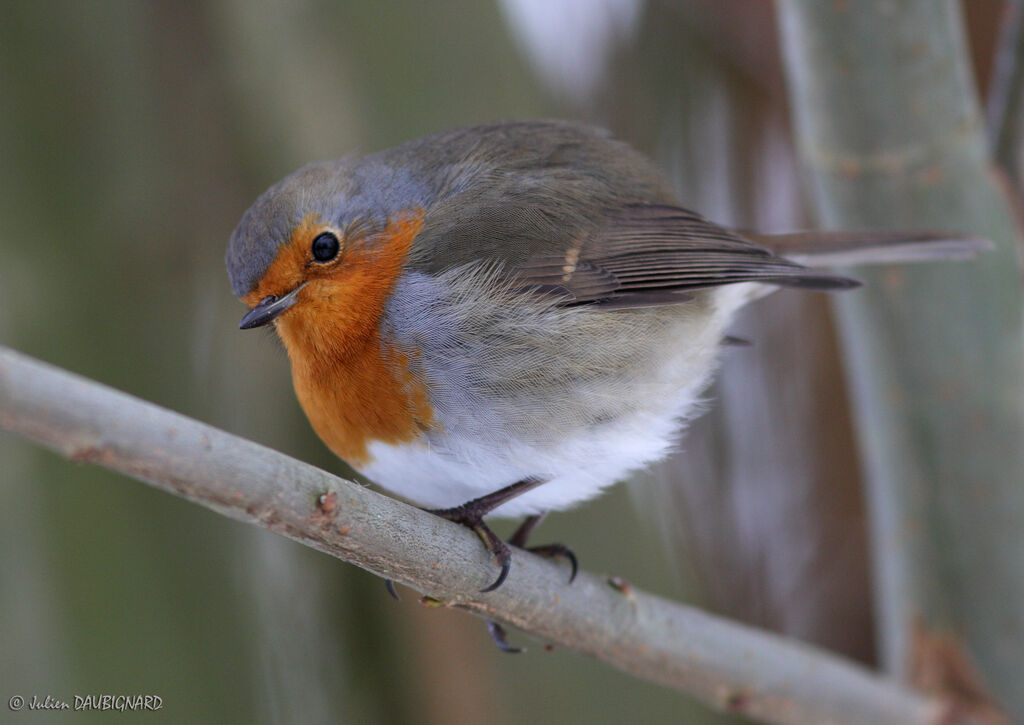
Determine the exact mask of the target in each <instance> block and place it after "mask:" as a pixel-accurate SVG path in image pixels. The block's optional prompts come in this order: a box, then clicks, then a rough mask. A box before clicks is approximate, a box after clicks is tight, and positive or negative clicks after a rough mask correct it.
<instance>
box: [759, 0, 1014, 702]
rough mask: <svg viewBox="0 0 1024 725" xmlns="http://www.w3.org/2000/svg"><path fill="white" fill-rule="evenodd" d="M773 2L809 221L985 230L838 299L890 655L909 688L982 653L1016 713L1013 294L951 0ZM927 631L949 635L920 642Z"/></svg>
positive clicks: (1007, 231)
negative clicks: (980, 246)
mask: <svg viewBox="0 0 1024 725" xmlns="http://www.w3.org/2000/svg"><path fill="white" fill-rule="evenodd" d="M777 8H778V13H779V21H780V27H781V31H782V47H783V48H784V51H785V53H784V55H785V60H786V72H787V76H788V82H789V91H790V97H791V102H792V108H793V118H794V121H795V130H796V138H797V143H798V147H799V152H800V156H801V158H802V162H803V164H804V166H805V168H806V170H807V172H808V179H809V181H810V184H809V186H810V189H811V191H812V192H813V198H814V201H815V204H816V207H817V214H818V217H819V219H820V220H821V222H822V223H823V224H824V225H825V226H829V227H833V228H865V227H888V228H900V227H906V228H915V227H929V228H936V229H948V230H950V231H961V232H968V233H972V234H976V235H979V236H984V237H987V238H989V239H991V240H993V241H994V242H995V243H996V247H997V248H996V250H995V251H993V252H991V253H988V254H985V255H982V256H981V257H979V258H978V259H977V260H976V261H975V262H973V263H971V264H965V265H918V266H914V267H909V266H908V267H906V268H902V269H900V270H892V269H863V270H857V272H856V274H857V276H859V277H861V278H862V279H864V280H865V282H866V283H867V284H866V290H867V292H866V293H864V294H857V295H848V296H845V297H843V298H842V299H838V300H836V307H837V309H838V311H839V321H840V323H841V331H842V333H843V334H842V337H843V342H844V347H845V349H846V353H847V355H846V357H847V360H848V369H849V375H850V379H851V390H852V393H853V402H854V409H855V413H856V418H857V424H858V431H859V434H860V435H859V438H860V442H861V448H862V457H863V461H864V469H865V473H866V475H867V479H868V493H869V509H870V512H871V518H872V522H871V523H872V538H873V547H874V565H875V567H876V572H875V573H876V577H875V581H876V590H877V591H876V594H877V597H876V601H877V607H876V613H877V617H878V622H879V638H880V642H879V644H880V651H881V653H882V657H883V660H884V662H885V665H886V666H887V667H888V668H889V670H890V671H892V672H893V673H895V674H897V675H899V676H901V677H903V678H905V679H907V680H910V679H912V678H916V679H918V681H919V682H921V681H922V680H921V678H920V677H919V675H918V674H917V673H920V672H922V671H924V670H935V669H940V670H944V671H950V672H953V671H959V670H961V669H966V668H967V667H969V666H970V663H971V662H972V661H973V662H977V664H978V666H979V669H980V673H981V678H980V679H981V680H982V681H984V682H985V683H986V684H987V685H988V686H989V687H991V688H992V690H993V691H994V697H995V700H996V701H997V702H999V703H1002V705H1003V706H1004V707H1005V708H1006V709H1007V710H1008V711H1009V713H1010V715H1011V717H1012V718H1013V719H1014V720H1015V721H1021V719H1022V718H1024V690H1022V689H1021V687H1020V668H1021V652H1024V569H1022V568H1021V562H1022V561H1024V529H1022V528H1021V521H1022V520H1024V487H1022V486H1021V481H1024V446H1022V445H1021V442H1022V441H1024V395H1022V391H1024V319H1022V311H1024V288H1022V284H1021V273H1020V265H1019V249H1018V239H1019V231H1018V229H1017V221H1016V219H1015V216H1014V213H1013V210H1012V208H1011V207H1010V205H1009V204H1008V200H1007V198H1006V197H1005V195H1004V194H1003V193H1002V190H1001V189H1000V188H999V186H998V185H997V184H996V183H995V181H994V177H993V174H992V169H991V165H990V156H989V149H988V142H987V139H986V138H985V135H984V123H983V120H982V114H981V111H980V108H979V106H978V99H977V92H976V89H975V88H974V85H973V83H972V80H971V73H970V67H969V66H970V64H969V61H968V55H967V41H966V38H965V35H964V28H963V22H962V17H961V12H962V8H961V6H960V3H958V2H955V1H954V0H942V1H941V2H936V1H935V0H906V1H905V2H900V3H852V2H844V3H839V2H834V3H831V2H830V3H824V2H818V1H817V0H780V1H779V2H778V3H777ZM1009 105H1010V106H1011V107H1012V106H1015V105H1016V102H1015V101H1014V102H1010V103H1009ZM1010 115H1012V113H1011V114H1010ZM1008 118H1009V115H1008ZM933 637H939V638H940V639H943V640H944V641H946V642H947V644H948V645H949V646H945V647H940V648H936V647H931V646H925V645H924V644H923V643H926V642H928V641H929V640H930V639H931V638H933ZM954 644H955V645H957V646H956V647H953V646H952V645H954ZM954 651H955V652H956V657H953V656H952V653H953V652H954ZM938 657H941V658H942V660H943V661H936V659H937V658H938ZM928 660H931V661H928ZM938 679H940V680H941V679H942V678H938ZM935 686H937V687H940V688H941V687H946V689H947V690H948V691H953V690H955V689H957V688H956V687H954V686H951V685H949V684H947V685H942V684H937V685H935ZM973 699H977V698H973Z"/></svg>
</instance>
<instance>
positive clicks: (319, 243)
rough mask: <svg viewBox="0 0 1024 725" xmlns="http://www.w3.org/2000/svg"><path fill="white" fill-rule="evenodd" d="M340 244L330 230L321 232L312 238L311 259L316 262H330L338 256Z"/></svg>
mask: <svg viewBox="0 0 1024 725" xmlns="http://www.w3.org/2000/svg"><path fill="white" fill-rule="evenodd" d="M339 249H341V244H339V243H338V238H337V237H336V236H334V235H333V234H332V233H331V232H322V233H321V234H318V235H317V237H316V239H314V240H313V259H315V260H316V261H318V262H330V261H331V260H332V259H334V258H335V257H337V256H338V250H339Z"/></svg>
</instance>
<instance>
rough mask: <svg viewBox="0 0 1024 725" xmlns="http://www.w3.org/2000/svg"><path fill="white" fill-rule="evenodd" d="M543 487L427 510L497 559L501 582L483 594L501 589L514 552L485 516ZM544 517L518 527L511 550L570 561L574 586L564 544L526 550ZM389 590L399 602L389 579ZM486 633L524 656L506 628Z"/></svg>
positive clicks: (519, 486)
mask: <svg viewBox="0 0 1024 725" xmlns="http://www.w3.org/2000/svg"><path fill="white" fill-rule="evenodd" d="M542 483H544V480H543V479H540V478H526V479H523V480H522V481H518V482H516V483H513V484H512V485H510V486H506V487H505V488H502V489H499V490H498V491H495V492H494V493H489V494H487V495H486V496H481V497H480V498H475V499H473V500H472V501H467V502H466V503H464V504H462V505H461V506H455V507H453V508H448V509H428V510H429V511H430V513H432V514H434V515H436V516H440V517H441V518H444V519H448V520H449V521H453V522H455V523H457V524H462V525H463V526H465V527H466V528H468V529H470V530H472V531H473V532H474V533H476V535H477V536H479V537H480V540H481V541H482V542H483V544H484V547H485V548H486V549H487V550H488V551H489V552H491V554H493V555H494V558H495V561H497V563H498V565H499V566H500V567H501V571H500V572H499V574H498V578H497V579H495V580H494V582H493V583H491V585H490V586H487V587H485V588H483V589H481V590H480V592H481V593H486V592H493V591H494V590H495V589H497V588H498V587H500V586H501V585H502V584H503V583H504V582H505V579H506V577H508V573H509V570H510V569H511V567H512V552H511V551H509V548H508V545H506V544H505V542H504V541H502V540H501V539H500V538H499V537H498V535H497V534H495V533H494V532H493V531H491V528H490V527H489V526H488V525H487V524H486V523H485V522H484V516H486V515H487V514H489V513H491V512H492V511H493V510H494V509H496V508H498V507H499V506H501V505H502V504H504V503H507V502H508V501H510V500H512V499H513V498H515V497H516V496H519V495H521V494H524V493H526V492H527V491H530V490H532V489H534V488H536V487H537V486H539V485H540V484H542ZM544 516H545V514H537V515H534V516H527V517H526V518H525V519H524V520H523V523H522V524H520V525H519V528H517V529H516V530H515V532H514V533H513V534H512V536H511V537H510V538H509V540H508V543H509V544H511V545H512V546H516V547H520V548H526V550H527V551H530V552H532V553H534V554H537V555H539V556H544V557H548V558H563V559H567V560H568V561H569V564H570V565H571V566H572V573H571V574H570V576H569V583H570V584H571V583H572V582H573V580H574V579H575V578H576V573H577V572H578V571H579V563H578V561H577V559H576V555H575V554H574V553H573V552H572V550H571V549H569V548H568V547H567V546H565V545H564V544H546V545H543V546H533V547H527V546H526V542H527V540H528V539H529V537H530V534H532V533H533V530H534V529H536V528H537V526H538V525H539V524H540V522H541V521H543V520H544ZM384 584H385V586H386V587H387V590H388V593H389V594H391V596H392V597H394V598H395V599H398V594H397V592H395V586H394V583H393V582H392V581H391V580H390V579H387V580H385V582H384ZM487 629H488V631H489V632H490V633H491V637H492V638H493V639H494V643H495V644H496V645H498V648H499V649H501V650H502V651H504V652H522V649H520V648H517V647H511V646H510V645H509V644H508V642H507V641H506V632H505V628H504V627H502V626H501V625H500V624H498V623H497V622H494V621H491V620H488V622H487Z"/></svg>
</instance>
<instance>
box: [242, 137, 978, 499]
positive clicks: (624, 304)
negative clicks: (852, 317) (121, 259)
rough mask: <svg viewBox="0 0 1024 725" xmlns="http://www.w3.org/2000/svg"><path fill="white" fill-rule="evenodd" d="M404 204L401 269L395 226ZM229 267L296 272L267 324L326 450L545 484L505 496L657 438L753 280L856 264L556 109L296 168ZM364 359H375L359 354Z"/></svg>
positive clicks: (824, 281) (401, 485) (411, 491)
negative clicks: (337, 250)
mask: <svg viewBox="0 0 1024 725" xmlns="http://www.w3.org/2000/svg"><path fill="white" fill-rule="evenodd" d="M410 215H414V216H415V218H416V220H417V227H416V234H415V238H413V239H412V240H411V246H410V245H408V244H407V245H406V246H404V247H402V250H403V254H405V256H404V259H402V260H399V261H400V262H401V264H400V265H398V266H396V265H395V259H396V258H395V257H394V253H393V252H394V249H395V248H396V247H395V239H396V237H394V232H392V231H389V230H392V229H395V228H398V227H396V224H397V223H398V221H397V220H401V219H403V218H409V217H410ZM401 228H403V229H407V227H401ZM297 230H298V231H297ZM307 230H308V231H307ZM324 230H328V231H331V232H332V233H336V234H337V235H338V236H339V237H340V239H341V241H342V247H343V249H344V251H343V253H342V255H341V257H340V259H339V260H335V261H332V262H331V263H330V264H329V265H320V264H318V263H316V262H315V261H314V260H311V259H309V258H308V245H309V243H310V241H311V239H310V238H307V237H312V235H313V234H315V233H321V232H323V231H324ZM764 239H765V240H768V241H770V240H771V239H772V238H770V237H765V238H764ZM783 239H786V238H783ZM404 241H405V242H408V240H404ZM823 241H824V242H827V238H826V237H822V236H821V235H817V236H816V237H815V238H813V239H811V238H808V237H803V238H801V239H799V240H797V241H796V242H794V245H793V246H794V248H795V250H796V251H807V249H808V248H809V247H810V248H812V249H813V248H815V247H820V246H821V244H822V242H823ZM839 241H840V242H841V244H840V247H843V246H844V245H845V247H847V248H848V247H850V242H851V238H850V237H849V236H846V237H842V238H841V239H839ZM874 242H875V245H876V246H881V247H885V246H886V245H888V247H889V249H890V251H892V250H896V251H897V252H899V251H900V250H903V251H906V250H908V249H909V250H910V251H911V252H912V253H913V254H916V255H918V256H920V249H921V248H922V247H923V246H926V245H924V244H923V243H921V239H920V235H911V236H907V235H902V236H900V235H896V236H892V235H889V236H882V237H876V238H875V240H874ZM801 244H802V245H803V246H802V247H801ZM958 245H959V246H958ZM826 246H827V244H826ZM947 247H948V248H947V249H945V250H944V251H945V252H946V253H949V252H955V251H960V252H963V251H965V249H967V248H970V244H968V243H967V242H964V241H963V240H953V241H950V242H948V243H947ZM406 249H407V252H405V250H406ZM847 251H850V250H849V249H847ZM857 251H858V252H860V250H859V249H858V250H857ZM925 256H927V254H925ZM375 259H379V260H380V263H375V262H374V260H375ZM385 260H386V263H385ZM227 266H228V274H229V277H230V279H231V285H232V289H233V290H234V291H235V293H236V294H237V295H239V296H242V297H243V298H245V299H246V301H247V302H248V303H249V304H250V305H257V304H259V302H260V300H265V299H269V300H276V299H279V298H281V297H282V296H283V295H287V294H289V293H294V298H293V299H294V304H293V305H292V306H291V307H290V308H288V309H287V311H286V312H283V314H281V315H280V317H278V318H277V321H276V324H277V326H278V331H279V332H280V333H281V335H282V338H283V339H284V341H285V344H286V346H287V348H288V351H289V355H290V356H291V358H292V363H293V376H294V378H295V385H296V389H297V391H299V393H300V396H299V397H300V401H301V402H302V404H303V407H304V408H305V409H306V411H307V414H308V415H310V418H311V420H313V421H314V425H315V427H316V428H317V430H318V432H319V433H320V434H321V437H322V438H324V440H325V441H326V442H327V443H328V444H329V445H331V446H332V448H334V450H335V451H336V452H337V453H339V455H342V456H346V455H348V457H349V458H351V459H353V460H350V462H351V463H353V464H354V465H355V466H357V467H358V468H359V469H360V470H361V471H363V472H364V473H365V474H367V475H368V476H369V477H370V478H371V479H373V480H375V481H376V482H378V483H380V484H381V485H383V486H385V487H387V488H389V489H391V490H393V491H395V492H397V493H399V494H401V495H403V496H406V497H407V498H409V499H411V500H413V501H415V502H417V503H420V504H424V505H428V506H433V507H452V506H456V505H459V504H461V503H463V502H465V501H466V500H468V499H472V498H476V497H479V496H481V495H484V494H487V493H490V492H492V491H494V490H496V489H499V488H501V487H503V486H506V485H508V484H511V483H513V482H515V481H518V480H521V479H524V478H528V477H539V478H543V479H545V480H546V481H547V482H546V483H544V484H543V485H541V486H539V487H537V488H534V489H533V490H531V491H529V492H527V493H525V494H523V495H521V496H520V497H518V498H515V499H513V500H512V501H510V502H509V503H506V504H504V505H503V506H502V507H501V508H500V509H499V510H498V511H497V513H499V514H501V515H517V514H524V513H538V512H541V511H545V510H551V509H561V508H566V507H568V506H571V505H573V504H574V503H577V502H579V501H582V500H585V499H587V498H589V497H591V496H593V495H595V494H597V493H598V492H599V491H600V490H602V488H604V487H605V486H607V485H609V484H611V483H614V482H615V481H617V480H619V479H620V478H622V477H623V476H625V475H626V474H627V473H628V472H629V471H630V470H632V469H635V468H638V467H640V466H643V465H645V464H647V463H650V462H652V461H654V460H656V459H658V458H660V457H661V456H663V455H664V454H665V453H666V451H667V450H668V449H669V448H670V446H671V445H672V442H673V441H674V439H675V437H676V435H677V434H678V431H679V429H680V428H681V426H682V423H683V421H685V419H686V418H687V417H689V416H691V415H692V414H693V413H694V411H695V407H696V406H697V403H698V400H699V396H700V393H701V391H702V390H703V388H704V386H705V385H706V384H707V381H708V379H709V378H710V376H711V374H712V372H713V370H714V367H715V358H716V351H717V348H718V346H719V344H720V341H721V339H722V337H723V335H724V329H725V326H726V325H727V324H728V321H729V319H730V317H731V315H732V314H733V312H734V311H735V310H736V309H737V308H738V307H740V306H741V305H742V304H744V303H745V302H746V301H748V300H750V299H752V298H753V297H755V296H757V295H759V294H762V293H763V292H764V291H765V289H766V287H765V285H766V283H769V284H782V285H791V286H796V287H803V288H810V289H841V288H847V287H851V286H855V285H856V283H855V282H853V281H852V280H850V279H848V278H845V277H841V276H837V275H834V274H830V273H827V272H821V271H818V270H814V269H809V268H807V267H804V266H802V265H801V264H799V263H797V262H795V261H792V260H790V259H786V258H783V257H779V256H777V255H775V254H774V253H773V252H771V251H770V250H769V249H768V248H766V247H764V246H761V245H760V244H756V243H754V242H753V241H751V240H750V239H749V238H747V237H746V236H744V235H743V234H740V233H738V232H735V231H731V230H727V229H725V228H723V227H720V226H718V225H716V224H713V223H711V222H709V221H708V220H706V219H704V218H703V217H701V216H700V215H699V214H696V213H694V212H691V211H688V210H686V209H683V208H681V207H679V206H677V205H676V202H675V199H674V198H673V194H672V191H671V189H670V187H669V185H668V183H667V182H666V181H665V179H664V177H663V176H662V175H661V174H660V172H659V171H658V170H657V169H656V168H655V167H654V166H653V165H652V164H651V163H650V162H649V161H648V160H647V159H645V158H644V157H643V156H641V155H640V154H638V153H637V152H636V151H634V150H632V149H631V148H629V147H628V146H626V145H625V144H623V143H621V142H618V141H615V140H613V139H611V138H610V137H609V135H608V134H607V133H606V132H604V131H601V130H598V129H594V128H591V127H588V126H582V125H579V124H573V123H565V122H549V121H535V122H520V123H506V124H496V125H491V126H482V127H474V128H468V129H460V130H456V131H450V132H446V133H443V134H437V135H434V136H429V137H425V138H423V139H418V140H416V141H412V142H409V143H407V144H404V145H402V146H399V147H396V148H394V149H390V150H387V151H383V152H380V153H377V154H372V155H369V156H366V157H363V158H354V159H344V160H341V161H335V162H326V163H318V164H311V165H309V166H306V167H304V168H303V169H300V170H299V171H297V172H295V173H294V174H292V175H291V176H289V177H287V178H285V179H284V180H282V181H281V182H279V183H278V184H276V185H275V186H273V187H271V188H270V189H269V190H268V191H267V192H265V193H264V194H263V195H262V196H261V197H260V198H259V199H258V200H257V201H256V203H255V204H254V205H253V206H252V208H250V209H249V210H248V211H247V212H246V214H245V216H244V217H243V218H242V221H241V222H240V224H239V226H238V228H237V229H236V230H235V233H234V234H233V235H232V238H231V241H230V244H229V246H228V251H227ZM356 268H358V270H356ZM374 270H379V271H380V272H379V275H378V276H377V277H374V274H375V272H374ZM385 270H387V271H386V272H385ZM284 280H287V282H285V281H284ZM300 284H301V288H300V286H299V285H300ZM296 290H297V292H296ZM291 300H292V298H290V299H289V302H291ZM330 330H335V331H336V334H335V333H334V332H331V333H329V334H328V333H327V332H325V331H330ZM353 330H358V331H360V332H359V333H358V334H355V333H354V332H353ZM342 341H343V342H342ZM375 360H376V361H378V363H379V365H380V366H382V368H387V369H388V375H385V376H382V377H381V376H376V377H375V376H374V375H367V374H362V375H360V376H353V375H351V374H349V371H350V369H351V368H353V366H362V367H359V369H360V370H362V369H364V368H365V366H366V365H367V364H372V363H373V361H375ZM367 361H370V363H367ZM346 366H347V367H346ZM397 368H401V369H397ZM368 381H369V382H368ZM360 385H362V386H371V387H373V389H357V388H359V386H360ZM345 386H347V388H346V387H345ZM311 390H312V391H314V392H312V393H310V392H309V391H311ZM424 392H425V395H426V400H427V401H428V402H427V403H424V398H423V394H424ZM324 401H330V405H333V406H334V407H333V408H331V407H329V406H328V403H326V402H324ZM375 401H376V402H375ZM383 401H387V405H386V406H384V405H383ZM332 411H333V412H332ZM402 416H406V418H405V419H403V420H397V418H401V417H402ZM332 426H339V427H342V428H343V429H342V428H339V429H335V428H332ZM395 431H402V434H401V435H398V434H396V433H395ZM341 440H344V441H346V443H345V444H344V445H342V444H340V443H335V441H341ZM352 441H357V442H358V443H359V446H356V447H353V446H352ZM357 449H358V450H360V451H363V452H365V453H366V454H367V455H365V456H364V455H360V456H358V457H354V456H353V454H352V453H351V452H350V451H353V450H357Z"/></svg>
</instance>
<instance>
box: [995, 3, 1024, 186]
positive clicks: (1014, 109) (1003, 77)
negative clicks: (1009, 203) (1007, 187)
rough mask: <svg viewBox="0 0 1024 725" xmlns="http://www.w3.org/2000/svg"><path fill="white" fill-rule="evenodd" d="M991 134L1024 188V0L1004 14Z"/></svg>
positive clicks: (1000, 159)
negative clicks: (1023, 180) (1023, 179)
mask: <svg viewBox="0 0 1024 725" xmlns="http://www.w3.org/2000/svg"><path fill="white" fill-rule="evenodd" d="M988 122H989V138H990V140H991V141H992V144H993V150H994V153H995V157H996V160H997V161H998V162H999V164H1000V166H1001V167H1002V168H1003V169H1004V170H1005V171H1006V173H1007V174H1008V175H1009V177H1010V179H1011V180H1012V181H1013V185H1014V189H1015V193H1017V194H1020V192H1021V180H1022V174H1024V0H1010V1H1009V2H1008V3H1007V5H1006V10H1005V14H1004V17H1003V29H1002V34H1001V36H1000V39H999V51H998V55H997V57H996V64H995V72H994V73H993V74H992V83H991V88H990V89H989V94H988Z"/></svg>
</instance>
